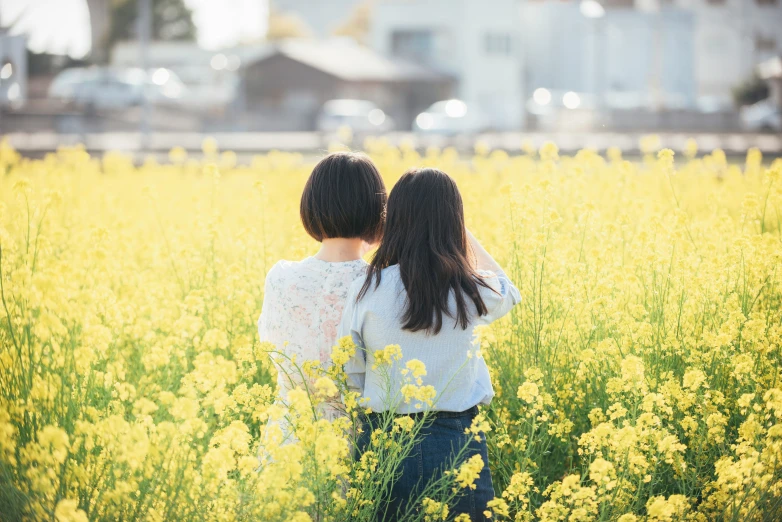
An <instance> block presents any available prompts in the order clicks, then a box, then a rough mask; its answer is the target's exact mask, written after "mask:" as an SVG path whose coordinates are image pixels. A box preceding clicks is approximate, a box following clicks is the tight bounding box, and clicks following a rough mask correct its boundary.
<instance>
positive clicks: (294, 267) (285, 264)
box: [266, 259, 301, 285]
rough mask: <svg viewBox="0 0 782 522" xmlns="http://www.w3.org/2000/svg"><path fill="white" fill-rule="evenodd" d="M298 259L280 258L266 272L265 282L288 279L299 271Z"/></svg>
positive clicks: (299, 263)
mask: <svg viewBox="0 0 782 522" xmlns="http://www.w3.org/2000/svg"><path fill="white" fill-rule="evenodd" d="M300 265H301V262H300V261H287V260H285V259H282V260H280V261H277V262H276V263H274V266H272V267H271V269H270V270H269V271H268V272H267V273H266V284H267V285H268V284H270V283H276V282H279V281H284V280H286V279H289V278H290V277H291V276H293V275H295V274H297V273H299V272H300V270H301V268H300Z"/></svg>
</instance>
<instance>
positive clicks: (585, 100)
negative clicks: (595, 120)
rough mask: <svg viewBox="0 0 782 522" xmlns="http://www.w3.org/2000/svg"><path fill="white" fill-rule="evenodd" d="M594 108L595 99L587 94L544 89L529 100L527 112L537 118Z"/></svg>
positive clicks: (534, 93) (537, 90)
mask: <svg viewBox="0 0 782 522" xmlns="http://www.w3.org/2000/svg"><path fill="white" fill-rule="evenodd" d="M594 106H595V102H594V97H593V96H591V95H589V94H587V93H582V92H575V91H556V90H549V89H546V88H544V87H540V88H538V89H535V91H534V92H533V93H532V97H531V98H530V99H529V100H527V111H528V112H529V113H530V114H535V115H537V116H544V115H548V114H552V113H555V112H558V111H566V110H571V111H574V110H592V109H594Z"/></svg>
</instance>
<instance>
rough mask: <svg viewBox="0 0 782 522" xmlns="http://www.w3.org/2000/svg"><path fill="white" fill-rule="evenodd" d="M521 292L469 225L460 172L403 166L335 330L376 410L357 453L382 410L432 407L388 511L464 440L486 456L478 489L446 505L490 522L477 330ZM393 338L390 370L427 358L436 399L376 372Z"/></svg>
mask: <svg viewBox="0 0 782 522" xmlns="http://www.w3.org/2000/svg"><path fill="white" fill-rule="evenodd" d="M520 299H521V297H520V294H519V291H518V289H517V288H516V287H515V286H514V285H513V283H512V282H511V281H510V279H509V278H508V276H507V275H506V274H505V272H504V271H503V270H502V268H501V267H500V266H499V265H498V264H497V262H496V261H495V260H494V259H493V258H492V256H491V255H489V253H488V252H487V251H486V250H485V249H484V248H483V247H482V246H481V245H480V243H479V242H478V241H477V240H476V239H475V237H474V236H473V235H472V234H470V233H469V231H467V230H466V228H465V225H464V208H463V203H462V198H461V195H460V193H459V190H458V188H457V186H456V183H455V182H454V180H453V179H451V178H450V177H449V176H448V175H447V174H445V173H444V172H442V171H439V170H436V169H429V168H427V169H418V170H411V171H408V172H407V173H405V174H404V175H403V176H402V178H400V180H399V181H398V182H397V184H396V185H395V186H394V188H393V190H392V191H391V194H390V196H389V199H388V207H387V217H386V223H385V227H384V233H383V238H382V240H381V243H380V246H379V247H378V250H377V252H376V253H375V255H374V257H373V259H372V261H371V263H370V266H369V270H368V274H367V276H366V277H365V278H364V279H363V280H358V281H356V282H354V283H353V285H351V288H350V290H349V292H348V298H347V305H346V307H345V310H344V313H343V316H342V322H341V324H340V330H339V336H340V337H342V336H351V337H352V339H353V342H354V343H355V344H356V346H357V349H356V352H355V355H354V356H353V358H352V359H351V360H350V361H348V363H347V364H346V365H345V373H346V374H347V377H348V385H349V387H350V388H351V389H352V390H354V391H356V392H358V393H359V394H360V395H361V396H362V403H361V404H362V405H364V406H366V407H368V408H369V409H370V410H371V411H372V412H373V413H370V414H369V415H367V416H366V417H365V418H364V419H363V421H362V424H363V425H362V426H361V430H360V435H359V437H358V441H357V449H358V451H359V452H362V451H364V450H365V449H366V448H367V446H368V444H369V441H370V438H371V433H372V431H373V429H376V428H377V424H378V423H377V422H376V421H377V419H378V415H382V414H383V412H388V410H389V409H393V414H395V415H400V416H403V415H406V416H413V417H420V416H421V415H426V425H425V426H424V427H423V428H422V430H421V431H420V433H419V437H420V439H419V440H418V442H417V443H416V444H415V446H414V448H413V450H412V452H411V453H410V454H409V455H407V456H406V458H405V460H404V461H403V462H402V464H401V466H400V468H401V469H400V470H399V477H398V478H397V479H396V480H395V481H394V483H393V485H392V488H391V498H390V499H389V503H388V506H387V509H385V510H384V514H381V516H382V517H383V518H386V519H388V520H394V519H396V517H398V516H400V514H401V513H402V511H403V510H404V509H406V508H407V504H408V502H410V501H413V500H415V499H417V498H418V496H419V495H420V494H421V492H422V491H423V490H424V488H425V487H426V485H427V484H429V483H431V482H432V481H434V480H437V479H438V478H439V477H441V476H442V474H443V472H444V471H445V470H447V469H451V468H453V467H454V466H456V465H458V464H459V463H458V462H454V459H455V456H456V454H457V453H458V452H459V451H460V449H461V448H463V447H465V446H468V450H467V453H466V454H465V453H461V455H462V456H463V458H464V459H469V458H471V457H474V456H475V455H480V456H481V459H482V461H483V467H482V469H481V471H480V476H479V478H478V480H477V481H476V483H475V484H474V486H475V487H474V489H472V488H467V489H466V490H465V493H464V494H463V495H461V496H460V497H458V498H457V500H456V502H455V505H454V506H452V508H451V511H450V512H451V514H462V513H464V514H468V515H469V516H470V518H471V519H472V520H484V514H483V512H484V511H485V510H486V505H487V503H488V502H489V501H490V500H491V499H492V498H494V490H493V487H492V481H491V474H490V471H489V465H488V464H489V463H488V454H487V447H486V440H485V437H484V435H483V434H482V433H481V434H479V436H478V437H477V439H478V440H476V438H475V437H474V436H473V435H467V434H465V429H467V428H469V427H470V426H471V424H472V421H473V419H474V418H475V416H476V415H477V414H478V405H480V404H483V405H486V404H489V403H490V402H491V399H492V397H493V396H494V391H493V389H492V385H491V379H490V377H489V370H488V368H487V366H486V362H485V361H484V360H483V359H482V358H481V357H480V356H479V355H478V354H477V347H476V346H475V339H474V335H473V329H474V328H475V326H478V325H486V324H490V323H491V322H493V321H495V320H497V319H499V318H500V317H502V316H504V315H505V314H507V313H508V312H509V311H510V310H511V308H512V307H513V306H514V305H516V304H517V303H518V302H519V301H520ZM392 344H393V345H399V346H400V348H401V353H402V356H401V358H399V359H398V360H395V361H393V362H392V363H393V364H392V366H393V367H392V368H391V372H392V374H394V373H393V372H397V373H396V374H400V373H399V372H402V370H404V369H405V368H406V367H408V366H407V362H408V361H411V360H413V359H417V360H419V361H421V362H423V364H424V366H425V369H426V374H425V375H423V376H420V372H419V377H420V378H421V382H420V385H421V386H431V387H433V389H434V390H435V391H436V396H435V398H434V401H432V403H431V405H426V404H423V405H422V404H421V402H420V401H410V400H409V397H408V398H407V400H406V399H405V393H404V390H403V389H402V387H403V386H404V379H394V380H392V382H391V383H389V382H388V381H389V379H388V378H387V377H388V373H383V372H382V371H380V370H379V365H378V364H377V361H376V360H375V357H374V353H375V352H376V351H377V350H381V349H383V348H384V347H385V346H387V345H392ZM386 362H387V361H386ZM408 368H409V367H408ZM402 374H404V372H402Z"/></svg>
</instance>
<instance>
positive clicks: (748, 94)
mask: <svg viewBox="0 0 782 522" xmlns="http://www.w3.org/2000/svg"><path fill="white" fill-rule="evenodd" d="M769 92H770V91H769V88H768V84H767V83H766V82H765V81H764V80H763V79H762V78H761V77H760V76H758V75H757V74H753V75H752V77H751V78H749V79H747V80H745V81H744V82H743V83H741V84H740V85H738V86H736V87H734V88H733V100H734V101H735V103H736V105H738V106H739V107H743V106H744V105H752V104H754V103H757V102H759V101H761V100H765V99H766V98H768V96H769Z"/></svg>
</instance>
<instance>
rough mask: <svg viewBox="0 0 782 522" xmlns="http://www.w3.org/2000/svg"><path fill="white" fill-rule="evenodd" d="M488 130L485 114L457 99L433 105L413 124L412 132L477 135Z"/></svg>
mask: <svg viewBox="0 0 782 522" xmlns="http://www.w3.org/2000/svg"><path fill="white" fill-rule="evenodd" d="M488 129H489V122H488V118H487V117H486V115H485V114H483V113H482V112H481V111H479V110H478V109H476V108H475V107H471V106H468V105H467V103H465V102H464V101H462V100H457V99H451V100H442V101H438V102H436V103H433V104H432V105H430V106H429V108H428V109H426V110H425V111H423V112H422V113H420V114H419V115H418V116H416V118H415V121H414V122H413V131H414V132H429V133H437V134H459V133H479V132H484V131H486V130H488Z"/></svg>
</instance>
